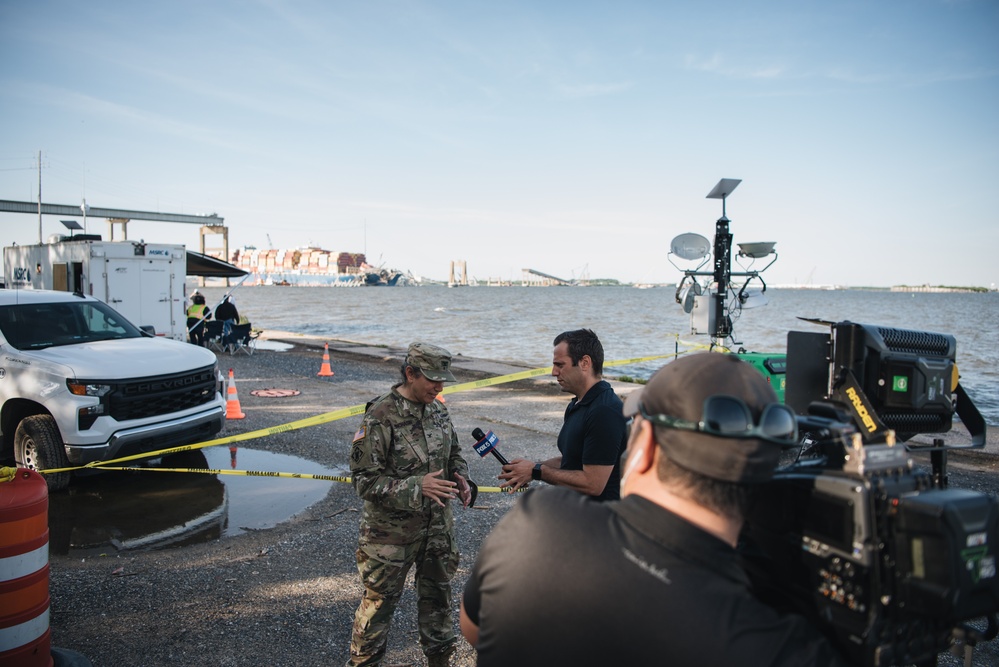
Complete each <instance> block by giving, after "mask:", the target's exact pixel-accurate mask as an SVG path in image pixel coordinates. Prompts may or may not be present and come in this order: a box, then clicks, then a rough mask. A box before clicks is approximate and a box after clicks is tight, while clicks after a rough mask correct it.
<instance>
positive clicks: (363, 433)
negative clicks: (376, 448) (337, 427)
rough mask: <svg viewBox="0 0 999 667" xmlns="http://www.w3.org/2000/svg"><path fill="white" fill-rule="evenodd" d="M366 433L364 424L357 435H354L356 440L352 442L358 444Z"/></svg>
mask: <svg viewBox="0 0 999 667" xmlns="http://www.w3.org/2000/svg"><path fill="white" fill-rule="evenodd" d="M365 433H367V430H366V429H365V428H364V424H361V428H359V429H357V433H355V434H354V439H353V440H352V442H357V441H358V440H360V439H361V438H363V437H364V435H365Z"/></svg>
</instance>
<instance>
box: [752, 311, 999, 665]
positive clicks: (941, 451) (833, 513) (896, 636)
mask: <svg viewBox="0 0 999 667" xmlns="http://www.w3.org/2000/svg"><path fill="white" fill-rule="evenodd" d="M824 324H829V325H830V326H831V333H830V334H813V333H803V332H791V333H790V334H789V335H788V349H787V389H786V399H785V400H786V402H787V403H788V404H789V405H791V406H792V407H794V408H795V410H796V412H798V413H799V414H800V415H801V416H800V417H799V427H800V431H801V433H802V438H801V442H800V445H799V447H800V448H799V449H797V450H796V451H795V452H793V453H792V460H790V461H787V462H786V465H783V466H782V467H781V468H779V469H778V471H777V474H776V475H775V478H774V480H773V481H772V482H771V483H768V484H766V485H765V486H764V488H763V489H762V492H763V493H762V498H761V499H760V502H759V503H758V504H757V505H756V506H755V507H754V509H753V510H752V512H751V513H750V517H749V518H748V521H747V536H748V537H749V539H748V541H747V544H748V545H749V546H747V548H746V550H745V552H744V553H745V554H746V559H747V563H748V565H749V570H750V572H751V573H752V574H753V579H754V583H756V584H757V585H758V588H759V589H760V592H761V595H762V596H763V597H765V598H767V599H769V600H770V601H771V602H773V603H775V604H778V605H779V606H785V607H790V608H792V609H793V610H794V611H797V612H798V613H802V614H804V615H806V616H807V617H809V618H810V619H812V621H813V622H814V623H815V624H816V625H817V626H818V627H820V628H822V629H823V630H824V631H825V632H826V634H827V635H828V636H829V637H830V638H831V639H832V640H833V641H834V643H836V644H837V645H838V646H839V648H840V649H841V650H842V651H843V652H844V654H845V655H846V656H847V657H849V658H850V659H851V661H852V662H854V663H856V664H862V665H872V666H881V665H909V664H914V663H915V664H919V665H924V664H936V658H937V655H938V654H939V653H940V652H941V651H944V650H947V649H948V648H952V647H953V646H955V645H956V644H962V643H963V644H964V646H965V649H966V650H967V651H970V650H971V647H973V646H974V645H975V643H977V642H978V641H982V640H989V639H992V638H993V637H995V636H996V634H997V628H999V625H997V622H999V621H997V618H996V613H997V612H999V576H997V571H996V560H997V554H999V502H997V499H996V498H995V497H994V496H991V495H987V494H983V493H978V492H974V491H970V490H964V489H956V488H947V475H946V455H947V451H948V450H950V449H955V448H977V447H982V446H984V444H985V422H984V420H983V419H982V417H981V415H980V414H979V412H978V410H977V408H975V406H974V404H973V403H972V402H971V399H970V398H969V397H968V395H967V394H966V393H965V391H964V389H963V388H962V387H961V385H960V384H959V382H958V374H957V366H956V363H955V349H956V344H955V340H954V338H953V337H952V336H947V335H941V334H934V333H927V332H919V331H907V330H901V329H892V328H886V327H879V326H872V325H863V324H854V323H851V322H840V323H828V322H827V323H824ZM955 413H956V414H957V415H958V416H959V417H960V419H961V421H962V423H963V424H964V426H965V427H967V429H968V431H969V434H970V436H971V442H970V443H968V444H962V445H945V444H944V440H943V439H942V438H936V439H934V440H933V441H932V442H930V443H929V444H928V445H923V444H918V443H915V442H913V443H909V444H901V443H902V442H904V441H907V440H910V439H911V438H912V437H914V436H915V435H917V434H924V433H947V432H949V431H950V430H951V423H952V417H953V415H954V414H955ZM896 434H897V440H898V441H896ZM915 451H924V452H928V453H930V455H931V458H932V472H928V471H926V470H925V469H922V470H921V469H920V468H919V467H917V466H915V465H914V463H913V460H912V458H911V456H910V454H912V453H914V452H915ZM983 625H984V626H985V629H984V630H983V629H980V627H981V626H983ZM969 664H970V663H969Z"/></svg>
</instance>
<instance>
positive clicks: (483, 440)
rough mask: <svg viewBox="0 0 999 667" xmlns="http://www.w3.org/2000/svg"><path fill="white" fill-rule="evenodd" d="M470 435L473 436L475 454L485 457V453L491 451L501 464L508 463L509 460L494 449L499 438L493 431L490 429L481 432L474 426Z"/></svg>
mask: <svg viewBox="0 0 999 667" xmlns="http://www.w3.org/2000/svg"><path fill="white" fill-rule="evenodd" d="M472 437H473V438H475V453H476V454H478V455H479V456H481V457H483V458H485V456H486V454H489V453H492V455H493V456H495V457H496V459H497V460H498V461H499V462H500V463H501V464H503V465H509V463H510V462H509V461H507V460H506V457H505V456H503V455H502V454H500V453H499V450H497V449H496V445H498V444H499V438H498V437H497V436H496V434H495V433H493V432H492V431H489V433H483V432H482V429H481V428H476V429H475V430H473V431H472Z"/></svg>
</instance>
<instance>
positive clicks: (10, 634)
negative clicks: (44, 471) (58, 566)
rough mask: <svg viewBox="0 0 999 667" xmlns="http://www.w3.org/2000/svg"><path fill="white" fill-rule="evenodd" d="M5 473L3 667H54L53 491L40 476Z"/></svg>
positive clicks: (0, 603)
mask: <svg viewBox="0 0 999 667" xmlns="http://www.w3.org/2000/svg"><path fill="white" fill-rule="evenodd" d="M0 472H4V473H6V474H4V475H2V476H0V665H10V666H11V667H15V666H16V667H51V665H52V650H51V635H50V632H49V526H48V523H49V495H48V488H47V487H46V485H45V480H44V479H43V478H42V476H41V475H39V474H38V473H36V472H34V471H31V470H27V469H23V468H22V469H17V470H14V469H11V468H4V469H0Z"/></svg>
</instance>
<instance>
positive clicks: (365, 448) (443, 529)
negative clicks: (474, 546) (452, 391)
mask: <svg viewBox="0 0 999 667" xmlns="http://www.w3.org/2000/svg"><path fill="white" fill-rule="evenodd" d="M398 387H399V385H396V386H394V387H392V391H391V392H390V393H388V394H386V395H385V396H382V397H381V398H379V399H378V400H376V401H375V402H374V403H373V404H372V405H371V407H370V408H369V409H368V411H367V413H366V414H365V415H364V419H363V421H362V422H361V427H360V428H359V429H358V431H357V433H356V434H355V435H354V442H353V445H352V446H351V451H350V472H351V477H352V479H353V485H354V489H355V490H356V491H357V495H358V496H360V497H361V498H363V499H364V510H363V513H362V515H361V525H360V540H361V542H368V543H375V544H406V543H409V542H413V541H416V540H418V539H421V538H422V537H426V536H429V535H440V534H444V533H450V532H451V531H452V530H453V528H454V516H453V515H452V513H451V505H450V503H449V504H447V505H446V506H445V507H440V506H439V505H437V504H436V503H434V502H433V501H432V500H430V499H429V498H425V497H424V496H423V493H422V484H423V476H424V475H426V474H427V473H430V472H434V471H436V470H441V469H443V470H444V474H443V475H442V477H443V478H444V479H448V480H451V481H454V477H453V475H454V473H455V472H457V473H459V474H460V475H461V476H462V477H464V478H465V479H468V464H466V463H465V460H464V459H463V458H462V457H461V447H459V445H458V434H457V433H455V431H454V426H452V424H451V418H450V416H449V415H448V411H447V408H446V407H445V406H444V405H442V404H441V403H440V402H438V401H434V402H433V404H431V405H426V404H424V403H415V402H413V401H410V400H409V399H407V398H404V397H403V396H402V395H401V394H400V393H399V391H398Z"/></svg>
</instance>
